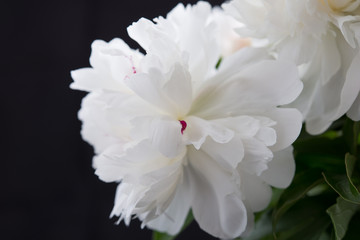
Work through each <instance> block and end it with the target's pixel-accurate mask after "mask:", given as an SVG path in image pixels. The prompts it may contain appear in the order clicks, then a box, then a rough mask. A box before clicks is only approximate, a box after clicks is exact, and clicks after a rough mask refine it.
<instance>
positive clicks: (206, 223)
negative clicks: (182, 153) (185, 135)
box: [188, 147, 247, 239]
mask: <svg viewBox="0 0 360 240" xmlns="http://www.w3.org/2000/svg"><path fill="white" fill-rule="evenodd" d="M188 151H189V159H190V164H191V167H189V171H190V176H191V182H190V184H191V186H192V190H193V191H194V192H193V200H192V210H193V214H194V217H195V219H196V221H197V222H198V223H199V225H200V228H201V229H203V230H204V231H206V232H208V233H210V234H211V235H213V236H215V237H218V238H223V239H230V238H235V237H238V236H239V235H240V234H241V233H242V232H243V231H244V230H245V228H246V225H247V211H246V209H245V206H244V204H243V202H242V200H241V196H240V195H239V193H238V192H237V190H236V186H235V184H234V180H233V179H232V175H231V173H229V172H225V171H223V170H221V168H219V166H218V165H217V164H216V163H215V162H214V160H212V159H211V158H209V157H208V155H206V154H204V153H203V152H202V151H201V150H200V151H198V150H196V149H195V148H192V147H189V150H188Z"/></svg>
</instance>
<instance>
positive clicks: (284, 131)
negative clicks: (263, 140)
mask: <svg viewBox="0 0 360 240" xmlns="http://www.w3.org/2000/svg"><path fill="white" fill-rule="evenodd" d="M266 116H267V117H269V118H270V119H271V120H273V121H275V122H276V125H274V126H272V128H273V129H274V130H275V132H276V143H275V144H274V145H273V146H271V147H270V149H271V150H272V151H274V152H276V151H279V150H282V149H284V148H287V147H288V146H290V145H291V144H292V143H293V142H294V141H295V140H296V139H297V137H298V136H299V134H300V131H301V127H302V119H303V118H302V115H301V113H300V112H299V111H298V110H297V109H294V108H277V109H275V110H272V111H270V112H267V113H266Z"/></svg>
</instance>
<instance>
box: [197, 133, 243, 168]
mask: <svg viewBox="0 0 360 240" xmlns="http://www.w3.org/2000/svg"><path fill="white" fill-rule="evenodd" d="M201 150H202V151H204V152H206V154H207V155H209V156H211V158H212V159H214V160H215V161H216V162H217V163H218V164H219V165H221V166H222V167H223V168H224V169H226V170H233V169H235V168H236V166H237V165H238V164H239V163H240V161H241V160H242V159H243V157H244V146H243V144H242V141H241V137H240V136H239V135H235V136H234V137H233V138H232V139H231V140H230V141H229V142H227V143H217V142H215V141H214V140H212V139H210V138H208V139H207V140H206V141H205V142H204V144H203V145H202V146H201Z"/></svg>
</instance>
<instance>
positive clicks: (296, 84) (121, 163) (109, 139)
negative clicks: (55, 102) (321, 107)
mask: <svg viewBox="0 0 360 240" xmlns="http://www.w3.org/2000/svg"><path fill="white" fill-rule="evenodd" d="M215 19H216V18H214V17H213V11H212V9H211V6H210V5H209V4H207V3H205V2H199V3H198V4H197V5H195V6H193V7H192V6H186V7H184V6H183V5H182V4H179V5H178V6H177V7H175V9H173V10H172V11H171V12H170V13H169V14H168V16H167V17H166V18H161V17H160V18H157V19H155V20H154V22H155V23H154V22H152V21H149V20H147V19H140V20H139V21H138V22H136V23H134V24H133V25H132V26H130V27H129V28H128V32H129V35H130V36H131V37H132V38H133V39H134V40H136V41H137V42H138V43H139V44H140V45H141V46H142V47H143V49H145V51H146V55H142V54H140V53H139V52H137V51H134V50H131V49H129V47H128V46H127V45H126V44H125V43H124V42H123V41H121V40H120V39H114V40H112V41H111V42H109V43H105V42H103V41H95V42H94V43H93V45H92V54H91V57H90V64H91V66H92V67H91V68H84V69H79V70H75V71H73V72H72V77H73V79H74V83H73V84H72V85H71V87H72V88H74V89H80V90H86V91H89V92H90V93H89V94H88V95H87V96H86V97H85V98H84V100H83V103H82V108H81V110H80V112H79V117H80V119H81V120H82V121H83V128H82V135H83V138H84V139H85V140H87V141H88V142H89V143H91V144H92V145H93V146H94V148H95V152H96V156H95V157H94V163H93V164H94V168H95V169H96V174H97V175H98V176H99V177H100V179H102V180H103V181H106V182H118V183H119V185H118V188H117V193H116V197H115V205H114V208H113V211H112V215H115V216H119V221H121V220H124V222H125V223H126V224H129V222H130V220H131V218H132V217H134V216H136V217H138V218H139V219H140V220H141V221H142V223H143V226H147V227H149V228H151V229H156V230H158V231H162V232H167V233H169V234H172V235H173V234H176V233H178V232H179V231H180V229H181V227H182V225H183V223H184V220H185V218H186V215H187V213H188V212H189V210H190V209H191V210H192V212H193V215H194V218H195V220H196V221H197V222H198V223H199V225H200V227H201V228H202V229H203V230H205V231H206V232H208V233H209V234H211V235H213V236H216V237H219V238H225V239H229V238H234V237H237V236H240V235H243V234H246V233H247V232H248V231H249V230H251V227H252V224H253V212H256V211H260V210H263V209H264V208H265V207H266V206H267V205H268V203H269V201H270V198H271V193H272V191H271V187H270V186H275V187H279V188H284V187H287V186H288V185H289V184H290V182H291V180H292V177H293V174H294V169H295V165H294V160H293V156H292V148H291V144H292V142H293V141H294V140H295V139H296V138H297V136H298V134H299V132H300V128H301V120H302V117H301V114H300V113H299V111H298V110H296V109H290V108H279V107H278V106H280V105H284V104H289V103H290V102H292V101H293V100H294V99H296V97H297V96H298V95H299V94H300V92H301V90H302V83H301V81H300V80H299V78H298V74H297V68H296V66H295V65H293V64H291V63H287V62H286V61H283V60H273V59H272V58H270V57H269V56H268V54H267V53H266V52H265V51H264V50H262V49H250V48H243V49H241V50H240V51H238V52H236V53H234V54H232V55H230V56H227V57H224V58H223V60H222V62H221V64H220V67H219V68H218V69H217V68H216V67H215V66H216V65H218V64H217V63H218V61H219V58H220V57H221V56H222V54H221V49H222V47H223V46H222V45H221V44H222V41H221V40H219V38H218V37H217V36H216V34H214V33H216V32H219V29H218V27H219V24H217V22H216V21H215ZM283 69H287V71H283Z"/></svg>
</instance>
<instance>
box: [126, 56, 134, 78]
mask: <svg viewBox="0 0 360 240" xmlns="http://www.w3.org/2000/svg"><path fill="white" fill-rule="evenodd" d="M125 57H126V58H127V59H129V61H130V64H131V65H132V66H131V69H132V70H133V74H135V73H136V68H135V64H134V61H133V59H132V56H125Z"/></svg>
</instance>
